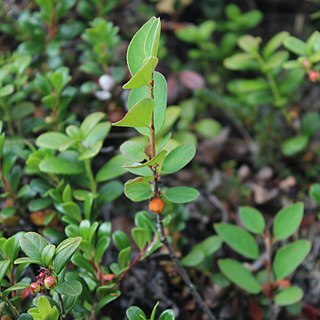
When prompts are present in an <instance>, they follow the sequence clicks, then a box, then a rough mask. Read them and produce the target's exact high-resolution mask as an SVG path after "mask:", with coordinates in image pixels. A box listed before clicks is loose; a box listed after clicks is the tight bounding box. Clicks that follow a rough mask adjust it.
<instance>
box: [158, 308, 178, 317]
mask: <svg viewBox="0 0 320 320" xmlns="http://www.w3.org/2000/svg"><path fill="white" fill-rule="evenodd" d="M159 320H175V316H174V311H173V310H172V309H169V310H165V311H163V312H162V313H161V314H160V317H159Z"/></svg>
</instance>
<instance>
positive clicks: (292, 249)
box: [272, 240, 311, 280]
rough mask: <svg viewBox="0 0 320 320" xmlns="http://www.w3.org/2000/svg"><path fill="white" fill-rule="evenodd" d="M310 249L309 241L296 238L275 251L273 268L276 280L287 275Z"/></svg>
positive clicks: (296, 266)
mask: <svg viewBox="0 0 320 320" xmlns="http://www.w3.org/2000/svg"><path fill="white" fill-rule="evenodd" d="M310 250H311V243H310V241H307V240H298V241H295V242H293V243H290V244H288V245H286V246H284V247H282V248H281V249H279V250H278V251H277V252H276V255H275V257H274V260H273V265H272V266H273V270H274V274H275V276H276V279H277V280H282V279H284V278H286V277H287V276H289V275H290V274H291V273H292V272H293V271H294V270H295V269H296V268H298V266H299V265H300V264H301V263H302V262H303V261H304V259H305V258H306V257H307V255H308V254H309V252H310Z"/></svg>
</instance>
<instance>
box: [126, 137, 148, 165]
mask: <svg viewBox="0 0 320 320" xmlns="http://www.w3.org/2000/svg"><path fill="white" fill-rule="evenodd" d="M145 148H146V146H145V145H143V144H142V143H140V142H137V141H126V142H124V143H123V144H122V145H121V146H120V152H121V154H122V155H123V156H124V157H125V158H126V159H128V160H130V161H134V162H141V161H143V160H145V159H146V158H147V155H146V153H145Z"/></svg>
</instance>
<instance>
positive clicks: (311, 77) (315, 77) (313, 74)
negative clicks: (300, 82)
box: [308, 70, 319, 82]
mask: <svg viewBox="0 0 320 320" xmlns="http://www.w3.org/2000/svg"><path fill="white" fill-rule="evenodd" d="M308 77H309V80H310V81H311V82H317V81H318V80H319V72H318V71H317V70H310V71H309V72H308Z"/></svg>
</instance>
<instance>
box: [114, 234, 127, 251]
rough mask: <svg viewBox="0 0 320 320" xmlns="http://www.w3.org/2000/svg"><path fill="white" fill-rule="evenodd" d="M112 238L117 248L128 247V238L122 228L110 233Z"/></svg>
mask: <svg viewBox="0 0 320 320" xmlns="http://www.w3.org/2000/svg"><path fill="white" fill-rule="evenodd" d="M112 240H113V242H114V244H115V245H116V247H117V248H118V249H119V250H123V249H126V248H128V247H130V239H129V237H128V236H127V234H126V233H125V232H124V231H122V230H117V231H115V232H114V233H113V234H112Z"/></svg>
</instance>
